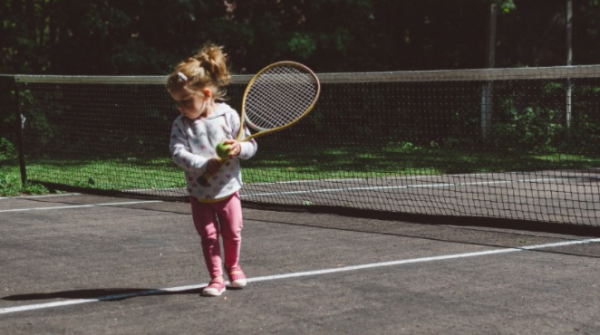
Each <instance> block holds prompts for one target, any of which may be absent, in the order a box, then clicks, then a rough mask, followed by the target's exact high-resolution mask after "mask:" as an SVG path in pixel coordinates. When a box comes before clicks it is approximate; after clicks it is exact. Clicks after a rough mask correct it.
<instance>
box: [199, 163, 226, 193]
mask: <svg viewBox="0 0 600 335" xmlns="http://www.w3.org/2000/svg"><path fill="white" fill-rule="evenodd" d="M219 161H220V162H221V164H223V163H225V161H227V160H226V159H222V158H219ZM212 177H213V175H212V173H209V172H204V174H203V175H201V176H200V177H198V179H197V180H196V182H197V183H198V184H199V185H200V186H203V187H209V186H210V183H209V182H208V181H209V180H210V178H212Z"/></svg>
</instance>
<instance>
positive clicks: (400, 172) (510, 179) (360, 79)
mask: <svg viewBox="0 0 600 335" xmlns="http://www.w3.org/2000/svg"><path fill="white" fill-rule="evenodd" d="M318 76H319V78H320V80H321V82H322V91H321V97H320V100H319V101H318V103H317V106H316V107H315V110H314V111H313V112H311V114H310V115H309V116H308V117H307V118H305V119H303V120H302V121H301V122H300V123H298V124H297V125H294V126H293V127H292V128H291V129H288V130H285V131H283V132H280V133H276V134H273V135H268V136H265V137H262V138H259V139H258V142H259V152H258V153H257V155H256V156H255V157H254V158H253V159H252V160H249V161H245V162H243V169H244V170H243V177H244V181H245V183H246V185H245V187H244V188H243V190H242V193H241V195H242V199H243V200H244V201H246V202H247V203H253V204H266V205H269V206H284V207H285V206H299V207H302V206H306V207H311V206H312V207H316V206H322V207H330V208H348V209H365V210H373V211H381V212H394V213H395V212H398V213H409V214H426V215H442V216H464V217H491V218H502V219H516V220H531V221H543V222H556V223H571V224H578V225H590V226H596V225H598V221H599V220H598V219H599V214H600V183H599V181H600V148H599V146H598V143H600V141H599V140H600V138H599V137H600V110H599V109H600V65H594V66H574V67H552V68H518V69H474V70H448V71H414V72H413V71H411V72H376V73H322V74H319V75H318ZM250 78H251V76H234V77H233V80H232V84H231V85H230V86H229V87H228V96H229V100H228V101H227V103H229V104H230V105H231V106H232V107H234V108H235V109H237V110H240V108H241V100H242V95H243V91H244V88H245V85H246V83H247V82H248V81H249V80H250ZM164 81H165V78H164V77H98V76H93V77H92V76H90V77H85V76H15V82H16V86H17V90H18V98H19V106H20V110H19V112H20V113H21V115H22V116H23V117H24V120H25V122H24V126H23V129H22V134H23V143H24V145H23V148H24V149H23V150H24V158H25V159H24V161H25V165H26V173H27V178H28V180H30V181H35V182H41V183H43V184H46V185H48V186H50V187H52V188H57V189H67V190H72V189H76V190H79V191H86V190H87V191H90V192H104V193H111V194H120V195H124V196H143V197H157V198H162V199H166V200H179V201H180V200H185V199H186V197H187V195H186V191H185V182H184V180H183V173H182V171H181V170H180V169H179V168H177V167H176V166H175V165H174V164H173V163H172V162H171V160H170V153H169V151H168V142H169V133H170V128H171V123H172V122H173V120H174V118H175V117H176V116H178V112H177V109H176V108H175V106H174V103H173V102H172V101H171V98H170V96H169V95H168V93H167V92H166V90H165V88H164Z"/></svg>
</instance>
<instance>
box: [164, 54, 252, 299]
mask: <svg viewBox="0 0 600 335" xmlns="http://www.w3.org/2000/svg"><path fill="white" fill-rule="evenodd" d="M226 56H227V55H226V54H225V53H223V50H222V47H219V46H215V45H207V46H205V47H204V48H202V49H201V50H200V51H199V52H198V54H196V55H195V56H194V57H191V58H189V59H188V60H186V61H184V62H181V63H179V64H178V65H177V66H176V67H175V69H174V70H173V73H171V75H169V77H168V80H167V90H168V91H169V93H170V94H171V96H172V97H173V99H174V100H175V103H176V104H177V109H178V110H179V112H181V115H180V116H179V117H177V118H176V119H175V122H174V123H173V127H172V130H171V142H170V149H171V152H172V154H173V161H174V162H175V164H177V165H178V166H179V167H181V168H182V169H183V170H184V174H185V179H186V181H187V189H188V192H189V194H190V201H191V205H192V217H193V220H194V225H195V227H196V230H197V231H198V234H199V235H200V240H201V245H202V251H203V253H204V259H205V262H206V267H207V268H208V272H209V274H210V277H211V281H210V284H209V285H208V286H207V287H205V288H204V289H203V290H202V294H203V295H207V296H219V295H221V294H222V293H223V291H225V280H224V278H223V269H222V264H221V263H222V259H221V246H220V243H219V235H221V237H222V239H223V250H224V254H225V260H224V262H225V270H226V272H227V275H228V277H229V281H230V284H231V286H233V287H239V288H241V287H244V286H245V285H246V277H245V275H244V272H243V271H242V268H241V267H240V265H239V264H238V260H239V257H240V246H241V242H242V237H241V231H242V225H243V224H242V207H241V202H240V196H239V190H240V188H241V187H242V175H241V172H240V159H243V160H245V159H249V158H251V157H252V156H254V154H255V153H256V150H257V144H256V142H254V141H249V142H238V141H236V140H235V138H236V137H237V134H238V131H239V129H240V127H241V125H240V118H239V116H238V114H237V112H236V111H234V110H233V109H232V108H231V107H229V106H228V105H227V104H225V103H224V102H222V101H223V98H224V95H225V90H224V87H225V86H226V85H227V84H228V83H229V72H228V70H227V64H226V62H227V58H226ZM244 131H245V132H246V134H245V135H244V137H245V136H247V129H244ZM220 142H224V143H225V144H227V145H229V159H228V160H226V161H225V162H224V163H222V162H221V160H219V159H218V157H217V154H216V150H215V147H216V146H217V144H219V143H220ZM205 172H208V173H209V174H210V175H211V176H212V177H210V178H209V180H208V181H206V180H204V179H203V178H202V175H203V174H204V173H205Z"/></svg>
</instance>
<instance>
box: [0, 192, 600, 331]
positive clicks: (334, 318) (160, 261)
mask: <svg viewBox="0 0 600 335" xmlns="http://www.w3.org/2000/svg"><path fill="white" fill-rule="evenodd" d="M244 215H245V223H244V232H243V237H244V241H243V248H242V257H241V264H242V266H243V267H244V270H245V272H246V274H247V275H248V277H249V285H248V287H247V288H245V289H243V290H234V289H229V290H227V291H226V292H225V293H224V295H223V296H221V297H219V298H206V297H201V296H200V291H201V288H202V287H203V286H204V285H206V283H207V281H208V276H207V272H206V270H205V268H204V264H203V259H202V254H201V249H200V245H199V238H198V237H197V235H196V233H195V230H194V228H193V225H192V223H191V215H190V209H189V204H186V203H178V202H162V201H160V200H140V199H128V198H122V197H119V198H110V197H99V196H92V195H80V194H65V195H55V196H43V197H27V198H1V199H0V222H1V224H0V254H1V255H2V257H1V258H0V290H1V294H0V333H2V334H192V333H193V334H239V333H243V334H598V333H600V321H599V320H598V318H597V316H598V315H599V314H600V301H599V299H600V296H599V295H598V285H599V283H598V278H600V266H599V265H600V238H599V237H600V236H599V235H598V234H595V233H594V232H593V231H587V232H584V231H580V230H577V229H575V227H574V226H572V227H574V228H573V229H572V230H571V231H572V233H568V234H567V233H564V232H563V233H557V232H556V231H554V232H553V231H550V230H548V231H544V230H530V229H527V226H526V225H524V226H522V227H520V229H507V228H505V227H504V228H503V227H501V226H498V225H489V224H488V223H489V221H487V220H486V219H484V218H482V219H481V221H480V222H478V221H477V220H479V219H471V220H470V221H465V220H464V218H460V217H459V218H455V219H447V220H441V222H440V220H438V221H437V222H436V223H435V224H434V223H428V222H426V221H427V220H423V221H424V222H422V223H409V222H403V221H401V220H384V219H371V218H360V217H348V216H343V215H336V214H325V213H309V212H276V211H266V210H257V209H250V208H247V207H246V208H245V211H244ZM513 226H516V225H513Z"/></svg>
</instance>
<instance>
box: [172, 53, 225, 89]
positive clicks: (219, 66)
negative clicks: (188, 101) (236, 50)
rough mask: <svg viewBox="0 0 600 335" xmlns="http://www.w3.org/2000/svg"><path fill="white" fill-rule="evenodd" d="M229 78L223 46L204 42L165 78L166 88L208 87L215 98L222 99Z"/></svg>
mask: <svg viewBox="0 0 600 335" xmlns="http://www.w3.org/2000/svg"><path fill="white" fill-rule="evenodd" d="M184 78H186V79H185V80H184ZM229 79H230V75H229V69H228V68H227V54H226V53H224V52H223V47H221V46H217V45H214V44H206V45H205V46H204V47H202V49H200V50H199V51H198V53H197V54H196V55H194V56H193V57H190V58H188V59H187V60H186V61H184V62H181V63H179V64H177V66H175V69H174V70H173V72H172V73H171V75H169V77H168V79H167V90H168V91H170V92H173V91H179V90H181V89H185V90H188V91H193V92H196V91H202V90H203V89H205V88H210V89H211V90H212V91H213V95H214V97H215V99H217V100H223V99H224V98H225V92H226V91H225V88H224V87H225V86H227V84H229Z"/></svg>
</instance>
